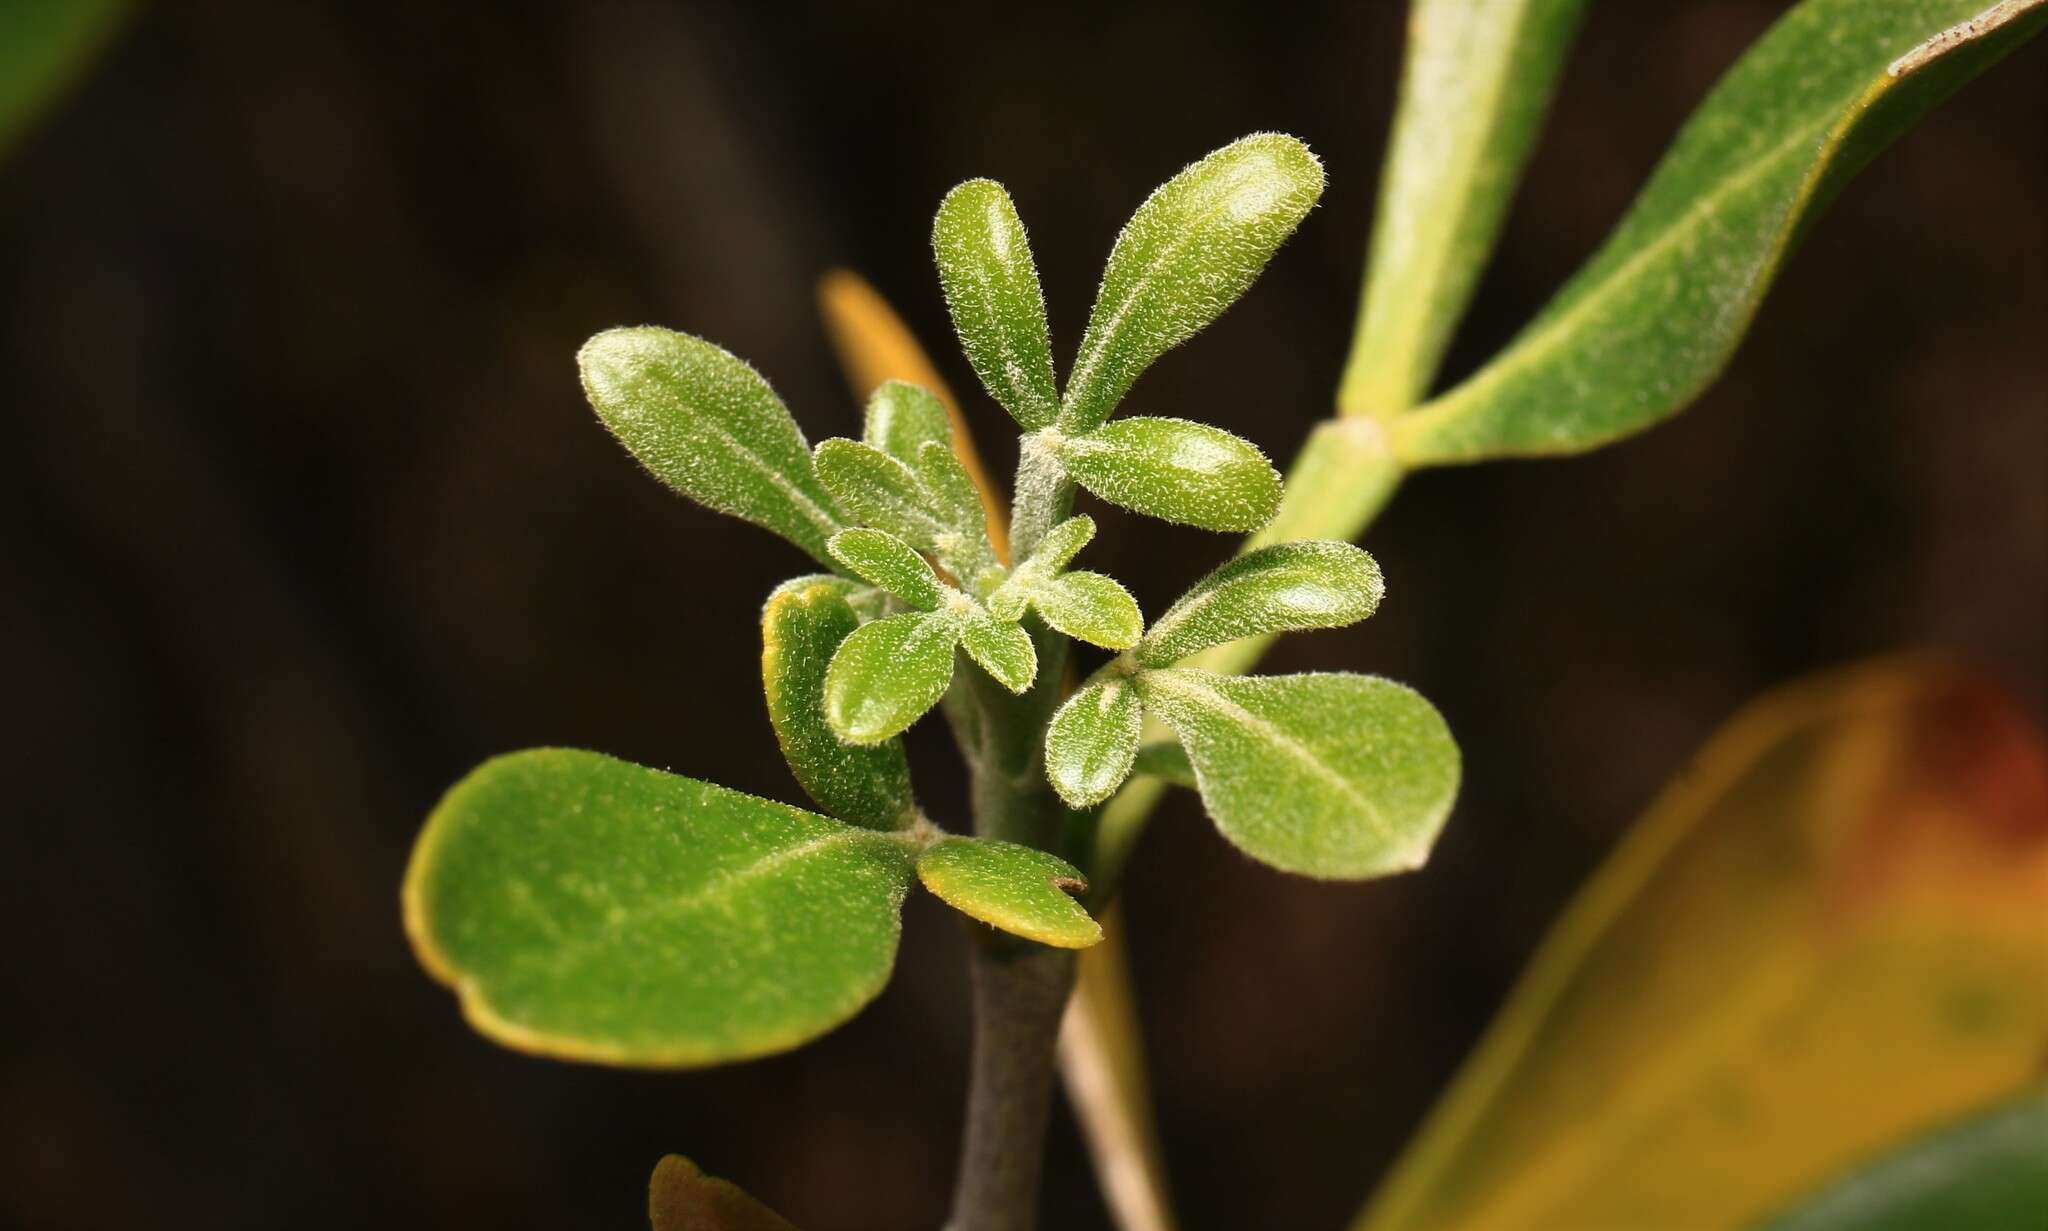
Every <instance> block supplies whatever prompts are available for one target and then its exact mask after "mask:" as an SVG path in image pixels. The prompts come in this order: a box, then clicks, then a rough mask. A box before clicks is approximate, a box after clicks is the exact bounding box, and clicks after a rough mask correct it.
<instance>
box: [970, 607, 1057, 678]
mask: <svg viewBox="0 0 2048 1231" xmlns="http://www.w3.org/2000/svg"><path fill="white" fill-rule="evenodd" d="M960 644H961V646H962V647H963V648H964V649H966V651H967V654H968V657H970V658H972V659H973V660H974V661H975V662H977V663H980V664H981V668H982V670H984V671H986V672H988V673H989V674H990V675H991V676H993V677H995V681H996V683H998V684H1001V685H1002V686H1003V687H1005V688H1007V689H1009V690H1010V691H1011V692H1015V693H1021V692H1023V691H1024V690H1025V689H1027V688H1029V687H1031V681H1032V680H1033V679H1036V678H1037V676H1038V650H1037V649H1036V648H1035V647H1033V646H1032V644H1031V634H1029V633H1027V632H1025V631H1024V630H1023V629H1022V628H1019V627H1018V626H1017V625H1016V624H1014V623H1012V622H1010V621H1008V620H999V619H997V618H996V617H994V616H992V615H989V614H988V613H986V612H979V611H978V612H975V613H973V614H971V615H968V616H967V617H965V618H964V619H962V620H961V622H960Z"/></svg>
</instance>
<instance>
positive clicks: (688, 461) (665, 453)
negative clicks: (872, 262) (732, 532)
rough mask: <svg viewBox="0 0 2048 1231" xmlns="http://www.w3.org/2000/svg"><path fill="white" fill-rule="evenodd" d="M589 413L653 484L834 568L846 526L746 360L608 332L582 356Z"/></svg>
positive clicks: (701, 345)
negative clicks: (831, 548)
mask: <svg viewBox="0 0 2048 1231" xmlns="http://www.w3.org/2000/svg"><path fill="white" fill-rule="evenodd" d="M576 365H577V367H578V368H579V369H580V370H581V372H582V376H583V392H584V396H586V397H587V398H589V400H590V406H591V409H593V410H595V411H596V412H597V416H598V418H599V419H602V420H603V421H604V425H605V426H606V427H607V428H609V429H611V433H612V435H614V436H616V437H618V439H619V443H620V444H623V445H625V446H626V448H627V450H628V451H630V452H631V453H632V454H633V456H634V457H635V458H637V459H639V461H640V464H641V465H643V466H645V467H647V469H648V470H649V471H650V472H652V473H653V475H654V477H656V478H658V479H660V480H661V481H662V482H664V483H666V484H668V485H669V486H670V487H673V488H674V489H676V490H677V491H679V492H681V493H682V494H683V495H685V496H688V497H689V498H690V499H692V500H695V501H696V502H697V503H699V504H701V505H704V506H705V507H706V508H711V509H716V510H717V511H718V512H720V513H728V514H731V515H732V516H734V517H740V518H744V519H745V520H747V521H750V522H753V523H754V524H755V525H757V526H760V527H762V528H763V529H766V530H771V531H773V532H775V533H776V534H779V535H781V536H782V537H783V538H786V539H788V540H789V541H790V542H792V543H795V544H796V545H797V546H798V547H801V548H803V549H804V550H805V551H807V552H809V553H810V554H811V555H812V557H814V558H815V559H817V560H818V561H819V562H820V563H822V564H825V565H828V566H829V565H830V564H831V563H832V558H831V557H830V556H828V555H827V554H825V540H826V539H828V538H830V537H831V536H832V535H833V533H834V532H836V531H838V530H839V529H841V528H842V527H843V526H844V525H846V524H847V523H846V519H845V518H844V517H843V516H841V514H840V512H839V509H838V507H837V506H836V505H835V504H834V503H833V501H832V497H831V496H830V495H828V494H826V491H825V488H824V486H823V485H822V484H821V483H820V482H819V481H818V475H817V472H816V471H815V470H814V469H813V468H812V465H811V454H810V448H809V446H808V445H807V444H805V442H804V436H803V432H801V431H800V430H798V428H797V425H796V421H795V420H794V419H791V418H790V417H789V411H788V410H787V409H786V408H785V407H784V406H783V405H782V399H780V398H778V397H776V396H775V391H774V390H773V389H770V388H769V387H768V382H767V381H765V380H763V379H761V374H760V373H758V372H756V371H754V369H753V368H751V367H748V366H747V365H746V364H745V363H744V362H742V361H741V360H739V359H737V358H735V357H733V356H732V355H730V354H728V353H726V352H725V351H723V350H720V349H719V348H718V347H716V346H713V345H712V344H711V343H709V342H706V341H704V340H703V339H702V338H693V337H691V336H690V335H689V334H686V333H675V332H673V331H671V330H667V329H656V328H654V327H652V326H646V327H642V328H637V329H608V330H606V331H605V332H603V333H601V334H598V335H597V336H596V337H594V338H592V339H590V341H588V342H585V343H584V344H583V349H582V350H580V351H578V352H577V353H576Z"/></svg>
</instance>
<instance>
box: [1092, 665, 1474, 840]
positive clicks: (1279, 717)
mask: <svg viewBox="0 0 2048 1231" xmlns="http://www.w3.org/2000/svg"><path fill="white" fill-rule="evenodd" d="M1132 678H1133V680H1134V682H1135V683H1136V685H1137V689H1138V695H1139V696H1140V697H1141V698H1142V699H1143V700H1144V702H1145V709H1146V712H1148V713H1150V714H1153V715H1155V716H1157V717H1158V718H1160V719H1162V720H1163V721H1164V722H1165V723H1166V725H1167V726H1169V727H1172V728H1173V732H1174V734H1175V735H1177V736H1179V737H1180V742H1181V744H1182V746H1183V747H1185V748H1186V749H1187V753H1188V760H1189V762H1190V763H1192V764H1193V766H1194V770H1195V780H1196V782H1197V784H1198V787H1199V789H1200V790H1201V793H1202V803H1203V805H1204V806H1205V807H1206V808H1207V809H1208V812H1209V816H1210V819H1212V820H1214V821H1215V822H1216V828H1217V829H1219V830H1221V831H1222V833H1223V836H1224V837H1225V838H1228V839H1229V840H1230V841H1231V842H1232V843H1234V844H1235V845H1236V846H1237V847H1238V848H1239V849H1240V850H1242V851H1244V853H1245V854H1247V855H1250V856H1251V857H1252V858H1254V859H1257V860H1259V861H1260V862H1262V863H1268V864H1271V865H1272V866H1274V867H1276V868H1279V869H1281V870H1282V871H1286V872H1298V873H1300V874H1302V875H1304V876H1314V877H1320V878H1324V879H1331V880H1364V879H1367V878H1370V877H1375V876H1385V875H1387V874H1389V873H1393V872H1406V871H1409V870H1411V869H1414V868H1418V867H1421V866H1422V864H1423V861H1424V860H1426V859H1427V858H1428V857H1429V850H1430V847H1431V846H1433V845H1435V843H1436V836H1437V833H1438V831H1440V830H1441V829H1442V828H1443V824H1444V818H1445V817H1446V816H1448V815H1449V814H1450V810H1451V801H1452V799H1453V798H1455V797H1456V795H1457V792H1458V747H1457V745H1456V744H1455V743H1453V742H1452V741H1451V733H1450V730H1449V729H1448V728H1447V727H1445V726H1444V720H1443V718H1442V717H1441V716H1439V715H1438V714H1437V712H1436V710H1435V709H1434V708H1432V707H1431V706H1430V704H1429V702H1427V701H1424V700H1423V699H1422V698H1421V697H1420V696H1417V695H1416V694H1415V693H1414V692H1413V691H1411V690H1410V689H1407V688H1403V687H1402V686H1401V685H1399V684H1395V683H1393V682H1391V681H1389V680H1382V679H1376V678H1373V677H1370V676H1362V675H1321V674H1318V675H1286V676H1260V677H1254V678H1248V679H1247V678H1239V677H1236V676H1224V675H1213V674H1211V673H1209V672H1206V671H1195V670H1191V669H1189V668H1185V667H1176V668H1169V669H1166V670H1160V671H1142V672H1139V673H1138V674H1137V675H1136V676H1134V677H1132Z"/></svg>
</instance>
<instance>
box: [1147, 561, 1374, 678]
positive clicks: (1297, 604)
mask: <svg viewBox="0 0 2048 1231" xmlns="http://www.w3.org/2000/svg"><path fill="white" fill-rule="evenodd" d="M1385 592H1386V583H1385V582H1383V581H1382V580H1381V579H1380V566H1379V565H1378V564H1377V563H1375V562H1374V561H1373V558H1372V557H1371V556H1369V555H1367V554H1366V553H1365V552H1364V551H1363V550H1362V549H1360V548H1357V547H1354V546H1352V545H1351V544H1349V543H1337V542H1316V541H1310V542H1304V543H1277V544H1275V545H1273V546H1271V547H1261V548H1260V549H1259V550H1257V551H1252V552H1246V553H1245V554H1244V555H1241V556H1239V557H1237V558H1236V559H1235V560H1232V561H1230V562H1229V563H1227V564H1224V565H1223V566H1222V567H1220V568H1218V569H1217V570H1216V571H1214V572H1212V573H1210V574H1209V575H1208V576H1207V577H1204V578H1202V579H1201V580H1200V581H1198V582H1196V583H1195V584H1194V586H1193V588H1191V589H1190V590H1189V591H1188V592H1187V593H1186V594H1184V595H1182V596H1181V599H1180V601H1179V602H1177V603H1175V604H1174V605H1173V606H1171V607H1169V608H1167V610H1166V614H1165V615H1163V616H1160V617H1159V619H1158V620H1157V621H1156V622H1154V623H1153V625H1152V627H1151V628H1150V629H1149V630H1147V631H1146V633H1145V639H1144V640H1142V641H1140V642H1139V643H1138V648H1137V650H1136V651H1135V652H1134V654H1133V657H1135V658H1136V659H1137V660H1138V663H1139V664H1140V665H1141V666H1146V667H1167V666H1171V665H1173V664H1174V663H1176V662H1179V661H1180V660H1181V659H1183V658H1186V657H1187V656H1188V655H1190V654H1198V653H1200V652H1201V651H1203V650H1206V649H1208V648H1209V647H1210V646H1212V645H1222V644H1224V643H1225V642H1229V641H1235V640H1237V639H1238V638H1240V637H1255V636H1260V635H1263V634H1267V633H1277V632H1287V631H1292V630H1298V629H1305V628H1341V627H1343V626H1344V625H1346V624H1354V623H1356V622H1358V621H1359V620H1363V619H1364V618H1366V617H1367V616H1369V615H1371V614H1372V613H1373V611H1374V609H1376V608H1377V607H1378V606H1379V605H1380V596H1381V595H1382V594H1384V593H1385Z"/></svg>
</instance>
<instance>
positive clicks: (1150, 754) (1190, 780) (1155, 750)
mask: <svg viewBox="0 0 2048 1231" xmlns="http://www.w3.org/2000/svg"><path fill="white" fill-rule="evenodd" d="M1131 772H1132V773H1134V774H1145V775H1147V776H1148V777H1153V778H1157V779H1159V780H1160V781H1161V782H1166V783H1170V784H1172V785H1173V786H1184V787H1186V788H1188V789H1189V790H1191V791H1192V790H1194V789H1195V785H1196V784H1195V767H1194V766H1193V765H1190V764H1189V763H1188V750H1187V749H1185V748H1183V747H1181V746H1180V741H1179V740H1173V739H1162V740H1157V741H1154V742H1153V743H1150V744H1142V745H1140V746H1139V748H1138V759H1137V760H1135V761H1133V762H1131Z"/></svg>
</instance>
